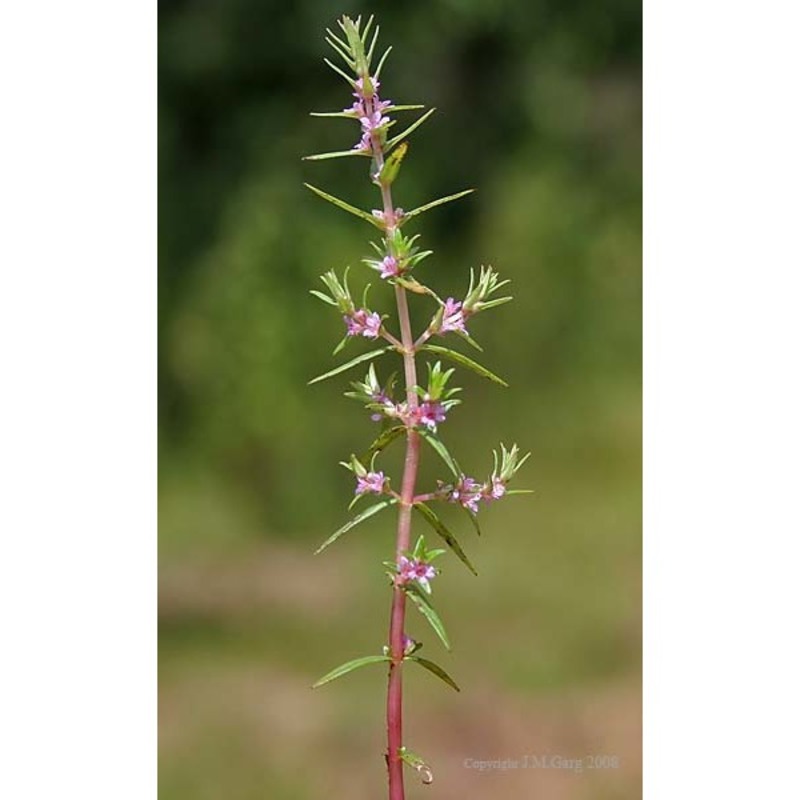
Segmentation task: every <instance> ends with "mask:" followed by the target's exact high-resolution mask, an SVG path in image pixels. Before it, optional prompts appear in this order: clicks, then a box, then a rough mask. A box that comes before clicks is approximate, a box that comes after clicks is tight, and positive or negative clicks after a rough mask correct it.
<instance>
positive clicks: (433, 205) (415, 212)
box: [402, 189, 475, 225]
mask: <svg viewBox="0 0 800 800" xmlns="http://www.w3.org/2000/svg"><path fill="white" fill-rule="evenodd" d="M474 191H475V190H474V189H464V191H463V192H456V193H455V194H449V195H447V197H440V198H439V199H438V200H432V201H431V202H430V203H425V205H424V206H420V207H419V208H415V209H413V210H412V211H408V212H407V213H405V214H403V218H402V224H404V225H405V223H406V222H407V221H408V220H410V219H411V218H412V217H416V216H418V215H419V214H424V213H425V212H426V211H430V209H432V208H436V206H441V205H444V204H445V203H451V202H452V201H453V200H458V198H459V197H464V196H466V195H468V194H472V192H474Z"/></svg>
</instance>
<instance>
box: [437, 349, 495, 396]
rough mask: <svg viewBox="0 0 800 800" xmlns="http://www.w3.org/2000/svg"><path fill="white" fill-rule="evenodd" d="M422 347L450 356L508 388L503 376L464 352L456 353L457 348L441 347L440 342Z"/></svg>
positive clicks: (451, 358) (463, 365) (453, 359)
mask: <svg viewBox="0 0 800 800" xmlns="http://www.w3.org/2000/svg"><path fill="white" fill-rule="evenodd" d="M422 349H423V350H430V351H431V352H432V353H438V354H439V355H442V356H444V357H445V358H449V359H450V360H451V361H455V362H456V364H461V366H462V367H466V368H467V369H471V370H472V371H473V372H477V373H478V375H481V376H482V377H484V378H488V379H489V380H490V381H493V382H494V383H499V384H500V386H505V387H506V388H508V384H507V383H506V382H505V381H504V380H503V379H502V378H498V377H497V375H495V374H494V372H491V371H490V370H488V369H486V367H483V366H481V365H480V364H479V363H478V362H477V361H473V360H472V359H471V358H469V356H465V355H464V354H463V353H456V352H455V350H450V349H449V348H447V347H441V346H439V345H438V344H426V345H423V346H422Z"/></svg>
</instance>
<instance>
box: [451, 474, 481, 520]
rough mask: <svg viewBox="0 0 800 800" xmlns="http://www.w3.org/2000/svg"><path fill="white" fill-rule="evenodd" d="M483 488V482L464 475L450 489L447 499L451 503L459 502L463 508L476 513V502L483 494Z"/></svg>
mask: <svg viewBox="0 0 800 800" xmlns="http://www.w3.org/2000/svg"><path fill="white" fill-rule="evenodd" d="M483 488H484V487H483V484H480V483H478V481H476V480H474V479H473V478H468V477H467V476H466V475H464V476H462V477H461V479H460V480H459V482H458V483H457V484H456V485H455V486H454V487H453V488H452V490H451V491H450V494H449V496H448V500H450V502H451V503H461V505H462V506H464V508H466V509H468V510H469V511H471V512H472V513H473V514H477V513H478V503H479V502H480V500H481V498H482V496H483Z"/></svg>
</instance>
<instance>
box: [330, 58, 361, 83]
mask: <svg viewBox="0 0 800 800" xmlns="http://www.w3.org/2000/svg"><path fill="white" fill-rule="evenodd" d="M322 60H323V61H324V62H325V63H326V64H327V65H328V66H329V67H330V68H331V69H332V70H333V71H334V72H335V73H336V74H337V75H341V76H342V77H343V78H344V79H345V80H346V81H347V82H348V83H349V84H350V85H351V86H355V85H356V82H355V81H354V80H353V79H352V78H351V77H350V76H349V75H348V74H347V73H346V72H345V71H344V70H341V69H339V67H337V66H336V64H334V63H333V61H331V60H330V59H329V58H323V59H322Z"/></svg>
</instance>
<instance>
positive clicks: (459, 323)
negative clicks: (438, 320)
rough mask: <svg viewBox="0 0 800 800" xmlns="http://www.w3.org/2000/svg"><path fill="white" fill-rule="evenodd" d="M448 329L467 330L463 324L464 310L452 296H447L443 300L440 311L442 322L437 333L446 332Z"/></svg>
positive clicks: (464, 331) (463, 331)
mask: <svg viewBox="0 0 800 800" xmlns="http://www.w3.org/2000/svg"><path fill="white" fill-rule="evenodd" d="M449 331H461V332H462V333H466V332H467V329H466V327H465V326H464V312H463V311H462V309H461V303H459V302H458V301H457V300H454V299H453V298H452V297H448V298H447V300H446V301H445V304H444V309H443V311H442V324H441V327H440V328H439V333H448V332H449Z"/></svg>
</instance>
